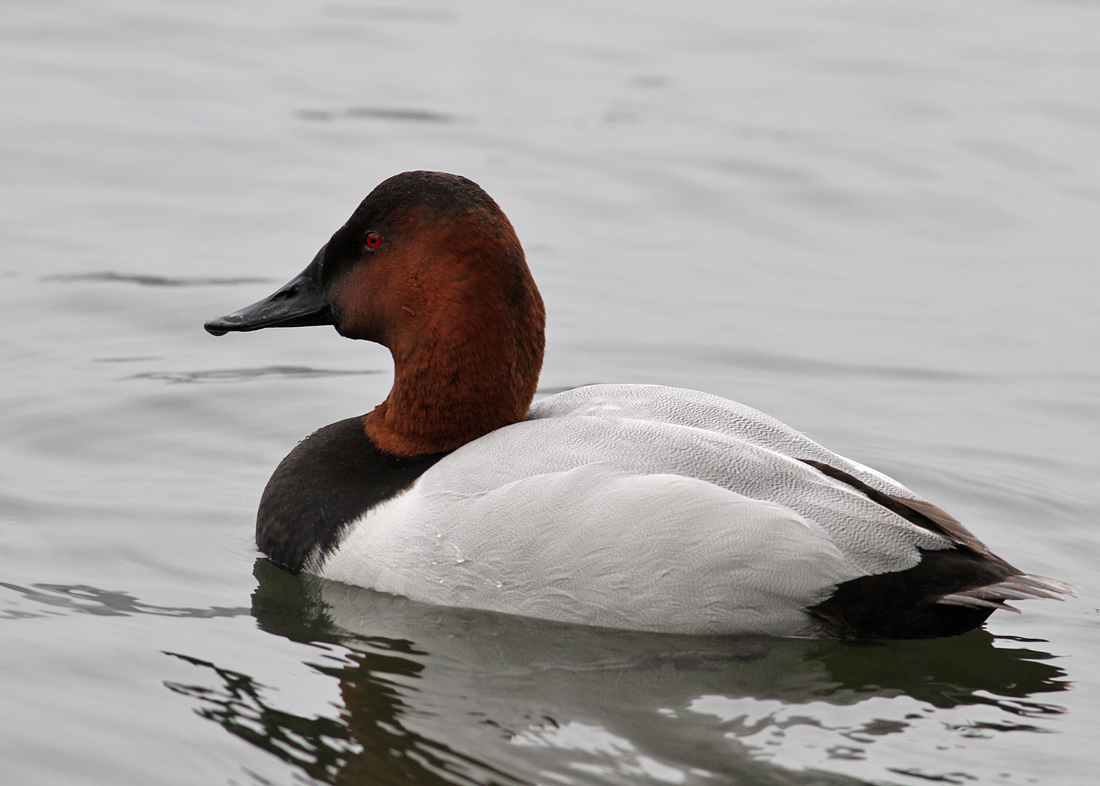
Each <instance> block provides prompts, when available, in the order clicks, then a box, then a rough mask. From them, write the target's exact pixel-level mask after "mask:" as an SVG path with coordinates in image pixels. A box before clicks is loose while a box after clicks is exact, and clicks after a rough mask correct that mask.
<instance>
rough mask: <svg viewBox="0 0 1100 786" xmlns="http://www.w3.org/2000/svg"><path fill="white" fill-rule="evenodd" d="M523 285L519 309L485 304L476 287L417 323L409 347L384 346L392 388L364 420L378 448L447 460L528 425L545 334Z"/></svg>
mask: <svg viewBox="0 0 1100 786" xmlns="http://www.w3.org/2000/svg"><path fill="white" fill-rule="evenodd" d="M523 272H524V273H526V266H525V265H524V270H523ZM526 279H527V281H526V282H523V283H524V286H523V287H522V288H521V289H522V290H523V291H522V296H521V297H520V298H519V300H518V302H516V300H515V299H514V297H513V298H512V299H510V300H509V301H508V302H490V303H485V302H483V298H484V291H485V290H484V289H481V288H480V287H472V289H474V290H480V292H478V291H474V292H472V293H471V295H472V296H471V297H470V298H455V299H448V301H447V302H446V303H445V304H443V305H442V307H441V308H439V309H437V313H434V314H425V315H423V317H424V318H423V319H418V320H417V326H416V329H415V330H410V331H408V340H402V337H401V336H398V337H396V338H395V339H394V340H392V341H390V342H387V343H388V344H389V345H390V352H391V354H392V355H393V361H394V383H393V388H392V389H391V390H390V394H389V396H388V397H387V398H386V400H385V401H384V402H382V403H381V404H380V405H379V406H378V407H376V408H375V409H374V411H372V412H370V413H369V414H367V415H365V416H364V417H363V427H364V430H365V431H366V433H367V436H368V437H369V438H370V439H371V441H372V442H373V443H374V445H375V446H376V447H378V448H379V449H381V450H383V451H386V452H388V453H393V454H396V455H400V456H418V455H424V454H431V453H442V452H447V451H451V450H455V449H456V448H458V447H461V446H462V445H464V444H466V443H467V442H471V441H473V440H475V439H477V438H478V437H481V436H484V435H485V434H488V433H489V432H491V431H495V430H496V429H499V428H503V427H504V426H507V425H510V424H512V423H518V422H519V421H521V420H523V419H524V417H526V415H527V410H528V409H529V408H530V406H531V401H532V399H533V398H534V395H535V388H536V386H537V384H538V377H539V370H540V369H541V367H542V355H543V346H544V327H545V311H544V309H543V305H542V299H541V298H540V297H539V294H538V290H537V289H536V288H535V285H534V281H533V280H531V279H530V274H529V273H527V274H526ZM514 293H515V290H513V295H514Z"/></svg>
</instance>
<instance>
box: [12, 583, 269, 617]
mask: <svg viewBox="0 0 1100 786" xmlns="http://www.w3.org/2000/svg"><path fill="white" fill-rule="evenodd" d="M0 587H4V588H6V589H9V590H12V591H13V592H18V593H19V594H20V595H22V596H23V597H24V598H25V599H26V600H29V601H33V602H35V603H38V604H41V605H43V606H52V607H53V608H55V609H62V610H63V611H40V612H31V611H18V610H5V611H2V612H0V618H2V619H30V618H34V617H46V616H53V615H58V614H62V613H63V612H64V611H69V612H76V613H78V614H94V615H96V616H100V617H129V616H133V615H135V614H148V615H152V616H155V617H192V618H199V619H207V618H210V617H243V616H246V615H248V614H251V613H252V610H251V609H249V608H245V607H243V606H238V607H224V606H211V607H210V608H206V609H199V608H190V607H177V606H154V605H152V604H149V603H142V602H141V601H140V600H138V599H137V598H135V597H134V596H133V595H131V594H130V593H128V592H119V591H115V590H104V589H99V588H98V587H92V586H89V585H87V584H32V585H31V586H30V587H21V586H19V585H18V584H8V583H6V582H2V581H0Z"/></svg>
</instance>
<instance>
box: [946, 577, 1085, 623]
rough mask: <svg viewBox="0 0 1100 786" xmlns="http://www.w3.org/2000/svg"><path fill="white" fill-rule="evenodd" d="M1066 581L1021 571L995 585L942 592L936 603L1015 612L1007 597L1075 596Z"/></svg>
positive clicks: (1014, 598) (1058, 598)
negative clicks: (942, 594) (945, 593)
mask: <svg viewBox="0 0 1100 786" xmlns="http://www.w3.org/2000/svg"><path fill="white" fill-rule="evenodd" d="M1076 594H1077V593H1076V592H1075V591H1074V588H1073V586H1072V585H1070V584H1066V583H1065V582H1063V581H1058V580H1057V579H1048V578H1047V577H1046V576H1032V575H1030V574H1027V573H1021V574H1018V575H1016V576H1010V577H1009V578H1007V579H1005V580H1004V581H999V582H997V583H996V584H987V585H985V586H983V587H974V588H973V589H968V590H964V591H962V592H952V593H951V594H949V595H944V596H943V597H942V598H940V599H939V600H938V601H936V602H937V603H942V604H943V605H945V606H969V607H970V608H975V609H1005V610H1007V611H1014V612H1016V613H1017V614H1019V612H1020V610H1019V609H1017V608H1015V607H1013V606H1009V605H1008V603H1006V601H1010V600H1034V599H1037V598H1052V599H1054V600H1064V597H1063V596H1064V595H1076Z"/></svg>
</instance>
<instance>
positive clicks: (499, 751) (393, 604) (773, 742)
mask: <svg viewBox="0 0 1100 786" xmlns="http://www.w3.org/2000/svg"><path fill="white" fill-rule="evenodd" d="M256 568H257V569H256V575H257V578H258V579H259V582H260V583H259V587H258V588H257V590H256V593H255V595H254V597H253V614H254V615H255V617H256V619H257V621H258V622H259V624H260V627H261V628H262V629H264V630H266V631H268V632H270V633H273V634H276V635H279V636H283V637H286V638H288V639H291V640H293V641H297V642H302V643H308V644H311V645H314V646H317V645H322V646H324V645H330V646H332V647H333V648H334V649H333V652H334V654H336V655H337V657H334V658H332V659H331V660H328V661H327V662H324V663H315V664H310V667H311V668H312V669H314V670H315V671H317V672H321V673H324V674H327V675H330V676H331V677H332V678H334V679H336V680H338V681H339V684H340V694H341V697H342V699H343V705H344V706H343V708H342V710H341V712H340V713H339V715H338V716H337V717H320V716H318V717H313V718H304V717H300V716H297V715H292V714H290V713H286V712H283V711H281V710H279V709H278V708H277V707H275V706H273V703H272V702H273V701H274V698H273V694H272V692H271V691H270V690H269V689H266V688H264V687H262V686H259V685H257V684H256V683H255V682H254V681H253V680H252V679H251V678H250V677H248V676H247V675H244V674H240V673H238V672H232V671H228V670H226V669H222V668H219V667H218V666H216V665H215V664H213V663H209V662H206V661H204V660H202V659H200V658H196V657H192V656H189V655H177V657H180V658H182V659H184V660H186V661H187V662H189V663H192V664H194V665H195V666H197V667H201V668H203V669H207V670H209V671H210V672H211V673H212V674H214V675H216V677H217V679H216V680H215V681H214V683H213V684H205V685H204V684H188V685H183V684H179V683H171V684H169V685H168V687H169V688H170V689H171V690H173V691H175V692H177V693H180V694H182V695H185V696H189V697H190V698H192V699H194V700H195V701H196V702H197V703H198V705H199V708H198V712H199V713H200V714H201V715H202V716H203V717H206V718H209V719H211V720H215V721H217V722H218V723H220V724H222V725H223V726H224V727H225V728H226V730H228V731H229V732H230V733H232V734H234V735H237V736H239V737H241V738H242V739H245V740H248V741H249V742H251V743H252V744H254V745H256V746H258V747H260V748H262V749H264V750H266V751H269V752H271V753H272V754H274V755H276V756H278V757H279V758H281V759H282V760H284V761H286V762H288V763H291V764H293V765H294V766H296V767H298V768H300V770H301V771H302V772H304V773H306V774H307V775H309V776H310V777H312V778H316V779H318V780H322V781H325V782H329V783H388V782H395V783H396V782H402V783H408V782H410V781H411V782H428V783H436V782H452V783H453V782H461V783H470V782H477V783H513V782H524V781H540V782H547V781H559V782H577V781H578V780H579V781H581V782H586V783H587V782H606V783H635V782H638V781H639V780H647V781H657V782H667V783H694V782H704V781H705V782H714V779H715V778H718V780H719V781H720V782H724V781H735V782H741V781H745V780H747V781H749V782H752V783H754V784H755V783H764V784H770V783H775V784H807V783H827V784H842V783H858V782H863V781H857V780H853V779H852V778H851V777H849V775H847V774H844V773H850V774H859V775H866V774H867V772H866V771H865V770H863V771H861V770H858V766H859V765H862V764H866V763H867V762H869V761H870V760H871V759H873V758H874V755H875V749H874V745H875V743H876V741H877V740H881V739H886V738H893V737H897V736H898V735H904V734H906V733H908V732H911V731H913V730H916V729H920V730H921V731H920V734H921V735H923V736H922V739H923V738H926V737H927V735H928V733H929V728H930V727H932V728H935V729H937V730H938V733H944V734H948V735H954V736H953V738H952V739H953V740H954V742H955V743H957V742H958V740H963V741H966V742H968V743H969V742H971V741H974V742H975V743H980V742H981V740H982V739H987V738H990V737H992V736H993V735H996V734H1002V733H1007V732H1017V733H1019V732H1031V733H1037V732H1048V731H1052V730H1053V728H1052V727H1050V726H1049V723H1050V721H1052V720H1054V719H1056V718H1057V717H1058V716H1059V715H1060V714H1061V713H1062V711H1063V710H1062V709H1061V708H1060V707H1058V706H1056V705H1053V704H1047V703H1043V702H1040V701H1037V700H1036V699H1035V697H1036V696H1037V695H1039V694H1044V693H1055V692H1058V691H1062V690H1065V689H1067V687H1068V682H1067V681H1066V680H1065V674H1064V672H1063V671H1062V670H1061V669H1059V668H1058V667H1056V666H1054V665H1052V664H1050V663H1047V662H1044V661H1046V660H1049V659H1050V658H1051V656H1050V655H1049V654H1047V653H1044V652H1042V651H1039V650H1036V649H1031V648H1028V647H1026V646H1018V647H1012V648H1005V647H1003V646H994V641H995V640H994V637H993V636H991V635H990V634H988V633H985V632H984V631H975V632H972V633H970V634H967V635H965V636H958V637H955V638H951V639H941V640H930V641H906V642H854V643H853V642H837V641H807V640H788V639H744V638H740V639H731V638H720V637H684V636H668V635H657V634H645V633H633V632H624V631H611V630H603V629H589V628H581V627H577V626H569V625H561V624H558V623H548V622H543V621H539V620H530V619H523V618H514V617H508V616H506V615H496V614H486V613H483V612H471V611H465V610H459V609H444V608H437V607H431V606H424V605H422V604H417V603H413V602H411V601H408V600H405V599H402V598H394V597H390V596H386V595H381V594H379V593H374V592H370V591H367V590H362V589H358V588H354V587H347V586H344V585H340V584H335V583H331V582H326V581H324V580H321V579H316V578H314V577H309V576H305V577H300V578H295V577H291V576H289V575H287V574H285V573H283V572H282V571H280V570H278V569H276V568H274V567H272V566H271V565H270V564H268V563H267V562H266V561H263V560H261V561H259V562H258V563H257V566H256ZM1005 641H1006V640H1000V641H999V644H1000V645H1003V644H1004V642H1005ZM1015 641H1016V642H1017V643H1019V644H1021V645H1024V644H1027V642H1025V641H1023V640H1015ZM954 707H965V708H967V709H966V712H967V713H968V714H967V715H966V716H965V717H964V716H961V715H957V714H951V708H954ZM944 730H946V731H944ZM814 751H816V753H813V752H814ZM808 752H809V753H810V754H813V755H814V756H816V757H817V758H816V759H812V760H807V759H806V756H807V755H808ZM888 755H889V756H890V759H889V761H885V762H883V763H882V764H881V765H880V766H878V769H877V770H876V771H875V772H874V773H873V776H872V777H874V778H875V779H876V780H878V779H881V778H882V777H884V776H885V777H896V776H902V777H904V778H906V779H909V778H918V779H927V778H936V779H940V780H944V781H946V782H964V781H966V780H968V779H971V778H973V777H977V776H976V775H975V774H974V773H968V772H961V771H958V770H951V771H948V772H942V773H939V772H927V771H923V770H920V769H919V768H917V767H912V766H908V763H907V762H904V761H898V760H896V751H892V752H890V753H889V754H888ZM989 766H995V765H994V764H993V763H991V764H990V765H989ZM852 767H857V769H855V770H853V769H852Z"/></svg>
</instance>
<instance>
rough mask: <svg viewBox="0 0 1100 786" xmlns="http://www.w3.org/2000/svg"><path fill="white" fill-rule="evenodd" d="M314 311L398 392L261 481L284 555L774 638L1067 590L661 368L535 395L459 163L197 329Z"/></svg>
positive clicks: (526, 310)
mask: <svg viewBox="0 0 1100 786" xmlns="http://www.w3.org/2000/svg"><path fill="white" fill-rule="evenodd" d="M378 252H381V253H378ZM387 254H388V256H387ZM306 324H335V326H336V327H337V330H339V331H340V332H341V333H342V334H344V335H349V336H351V337H353V338H367V339H370V340H374V341H379V342H380V343H383V344H385V345H386V346H388V347H390V349H391V352H392V353H393V355H394V361H395V383H394V389H393V391H392V392H391V394H390V396H389V397H388V398H387V400H386V401H385V402H384V403H383V404H382V405H380V406H379V407H377V408H376V409H375V410H374V411H372V412H371V413H368V414H367V415H364V416H362V417H360V418H351V419H348V420H344V421H340V422H339V423H335V424H333V425H331V426H327V427H325V428H323V429H321V430H320V431H318V432H317V433H315V434H314V435H312V436H311V437H309V438H307V439H306V440H304V441H303V442H301V443H300V444H299V445H298V447H297V448H295V449H294V450H293V451H292V452H291V453H290V455H288V456H287V458H286V459H284V460H283V462H282V464H280V466H279V467H278V469H277V470H276V472H275V474H274V475H273V476H272V478H271V480H270V481H269V483H268V486H267V489H266V490H265V492H264V495H263V497H262V499H261V503H260V511H259V514H258V519H257V543H258V545H259V547H260V549H261V551H263V552H264V553H265V554H267V555H268V556H269V558H271V559H272V561H274V562H276V563H277V564H279V565H281V566H283V567H284V568H286V569H288V570H291V571H294V572H297V571H303V570H304V571H308V572H311V573H316V574H319V575H321V576H324V577H326V578H330V579H334V580H337V581H342V582H346V583H349V584H354V585H358V586H362V587H368V588H371V589H375V590H379V591H382V592H388V593H393V594H399V595H405V596H408V597H410V598H412V599H414V600H418V601H424V602H428V603H434V604H440V605H449V606H461V607H468V608H477V609H485V610H491V611H498V612H506V613H512V614H521V615H526V616H532V617H540V618H546V619H553V620H558V621H562V622H571V623H581V624H588V625H599V626H606V627H614V628H627V629H635V630H650V631H660V632H676V633H723V634H736V633H762V634H769V635H780V636H841V637H876V638H886V637H888V638H914V637H929V636H943V635H953V634H956V633H961V632H964V631H966V630H969V629H971V628H974V627H977V626H978V625H980V624H981V623H982V622H983V621H984V620H985V618H986V617H988V615H989V614H990V613H992V611H994V610H995V609H997V608H1011V607H1007V606H1005V601H1007V600H1013V599H1024V598H1033V597H1057V596H1059V595H1060V594H1062V593H1064V592H1067V591H1068V587H1067V586H1066V585H1064V584H1062V583H1060V582H1057V581H1054V580H1052V579H1045V578H1042V577H1037V576H1031V575H1028V574H1024V573H1023V572H1021V571H1019V570H1017V569H1016V568H1013V567H1012V566H1011V565H1009V564H1008V563H1007V562H1005V561H1004V560H1002V559H1000V558H999V557H996V556H995V555H993V554H992V553H990V552H989V550H988V549H987V548H986V547H985V546H984V545H983V544H982V543H981V542H980V541H979V540H978V539H977V538H975V537H974V536H973V535H972V534H971V533H970V532H969V531H968V530H967V529H966V528H965V527H964V526H963V525H962V524H960V523H959V522H958V521H956V520H955V519H953V518H952V517H951V516H949V515H948V514H946V513H945V512H943V511H942V510H940V509H939V508H937V507H935V506H934V505H932V504H931V503H928V502H925V501H923V500H921V499H920V498H918V497H917V496H916V495H915V494H913V492H911V491H910V490H909V489H907V488H905V487H904V486H902V485H901V484H899V483H897V482H896V481H894V480H892V479H890V478H888V477H886V476H885V475H882V474H881V473H878V472H876V471H874V470H871V469H869V468H867V467H864V466H862V465H860V464H858V463H856V462H853V461H849V460H847V459H845V458H843V457H841V456H838V455H836V454H835V453H832V452H830V451H828V450H826V449H825V448H823V447H821V446H820V445H818V444H817V443H815V442H813V441H811V440H809V439H808V438H807V437H805V436H804V435H802V434H800V433H799V432H797V431H795V430H794V429H792V428H790V427H788V426H786V425H784V424H782V423H780V422H779V421H777V420H775V419H774V418H771V417H769V416H767V415H764V414H763V413H760V412H758V411H756V410H754V409H752V408H750V407H746V406H744V405H741V404H737V403H735V402H732V401H727V400H725V399H721V398H718V397H716V396H711V395H709V394H705V393H700V392H696V391H689V390H681V389H675V388H667V387H661V386H655V385H596V386H590V387H584V388H577V389H574V390H571V391H568V392H565V393H560V394H557V395H554V396H550V397H547V398H545V399H542V400H541V401H539V402H537V403H535V404H534V405H533V406H529V405H530V402H531V399H532V398H533V394H534V386H535V383H536V382H537V377H538V367H539V365H540V364H541V356H542V325H543V312H542V302H541V299H540V298H539V297H538V292H537V289H536V288H535V287H534V282H533V281H532V280H531V279H530V274H529V272H528V271H527V267H526V263H525V262H524V260H523V257H522V250H521V249H520V247H519V243H518V240H515V239H514V233H513V232H512V231H511V226H510V224H508V222H507V219H506V218H504V215H503V213H502V212H500V210H499V208H498V207H497V206H496V205H495V203H493V202H492V200H491V199H489V198H488V196H487V195H484V192H482V191H481V190H480V189H479V188H478V187H477V186H476V185H474V184H472V183H471V182H470V181H468V180H465V179H464V178H458V177H456V176H453V175H444V174H441V173H419V172H418V173H405V174H404V175H398V176H397V177H395V178H391V179H390V180H389V181H386V182H385V183H383V184H382V185H381V186H379V188H378V189H376V190H375V192H373V193H372V194H371V195H370V196H368V197H367V199H366V200H365V201H364V203H363V205H361V206H360V208H359V210H357V211H356V213H355V214H354V215H353V216H352V219H351V220H349V222H348V224H346V225H345V226H344V227H342V228H341V230H340V231H338V232H337V233H336V235H334V236H333V238H332V240H330V241H329V243H328V244H327V245H326V246H325V248H323V249H322V251H321V252H320V253H319V254H318V255H317V258H316V259H315V260H314V262H313V263H312V264H311V265H310V267H309V268H307V269H306V271H304V272H303V273H302V274H301V275H300V276H299V277H298V278H296V279H294V280H293V281H292V282H291V283H290V284H288V285H287V286H286V287H284V288H283V289H281V290H280V291H279V292H276V293H275V295H273V296H272V297H271V298H268V299H266V300H264V301H260V302H259V303H257V304H255V305H253V306H249V307H247V308H245V309H242V310H241V311H239V312H236V313H234V314H231V315H229V316H227V317H222V318H219V319H218V320H213V321H211V322H210V323H208V324H207V329H208V330H210V332H212V333H216V334H220V333H223V332H227V331H229V330H254V329H259V328H262V327H280V326H298V325H306ZM528 407H529V408H528Z"/></svg>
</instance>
